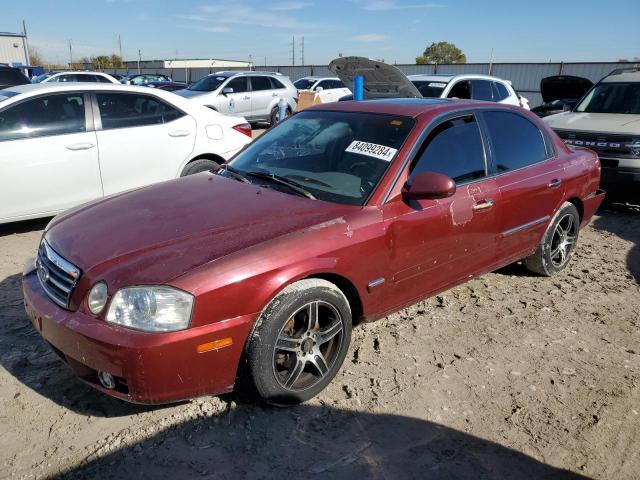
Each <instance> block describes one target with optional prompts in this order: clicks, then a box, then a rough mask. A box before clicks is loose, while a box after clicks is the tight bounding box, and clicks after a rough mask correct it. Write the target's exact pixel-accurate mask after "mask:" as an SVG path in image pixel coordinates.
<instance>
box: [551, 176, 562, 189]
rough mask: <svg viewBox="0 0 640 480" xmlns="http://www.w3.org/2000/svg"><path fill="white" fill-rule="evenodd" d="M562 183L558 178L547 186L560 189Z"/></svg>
mask: <svg viewBox="0 0 640 480" xmlns="http://www.w3.org/2000/svg"><path fill="white" fill-rule="evenodd" d="M561 183H562V180H560V179H559V178H556V179H553V180H551V182H549V184H548V185H547V186H548V187H549V188H558V187H559V186H560V184H561Z"/></svg>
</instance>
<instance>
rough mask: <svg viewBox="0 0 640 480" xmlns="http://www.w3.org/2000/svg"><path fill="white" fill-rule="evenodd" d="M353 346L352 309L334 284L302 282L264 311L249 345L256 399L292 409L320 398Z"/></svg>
mask: <svg viewBox="0 0 640 480" xmlns="http://www.w3.org/2000/svg"><path fill="white" fill-rule="evenodd" d="M350 341H351V309H350V307H349V302H348V301H347V299H346V297H345V296H344V294H343V293H342V291H340V289H339V288H338V287H336V286H335V285H334V284H332V283H330V282H328V281H326V280H321V279H306V280H301V281H299V282H296V283H294V284H292V285H289V286H288V287H287V288H285V289H284V290H283V291H282V292H281V293H280V294H278V295H277V296H276V297H275V298H274V299H273V300H272V301H271V302H270V303H269V305H268V306H267V308H265V310H264V311H263V313H262V315H261V316H260V318H259V319H258V320H257V324H256V327H255V328H254V331H253V333H252V335H251V338H250V339H249V342H248V348H247V350H248V351H247V360H248V369H249V373H250V376H251V379H252V380H253V384H254V386H255V389H256V391H257V393H258V395H259V396H260V397H261V398H262V400H264V401H265V402H267V403H270V404H273V405H294V404H297V403H301V402H304V401H306V400H309V399H310V398H312V397H314V396H316V395H317V394H318V393H320V392H321V391H322V390H323V389H324V388H325V387H326V386H327V385H328V384H329V383H330V382H331V380H333V378H334V377H335V375H336V374H337V373H338V371H339V370H340V367H341V366H342V362H343V361H344V358H345V356H346V354H347V350H348V349H349V342H350Z"/></svg>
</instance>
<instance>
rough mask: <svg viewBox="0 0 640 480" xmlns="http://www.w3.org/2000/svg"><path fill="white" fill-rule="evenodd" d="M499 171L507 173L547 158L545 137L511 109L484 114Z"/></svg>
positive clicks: (534, 126)
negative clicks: (510, 110) (509, 110)
mask: <svg viewBox="0 0 640 480" xmlns="http://www.w3.org/2000/svg"><path fill="white" fill-rule="evenodd" d="M483 115H484V118H485V121H486V123H487V127H488V128H489V134H490V135H491V143H492V145H493V157H494V160H495V164H496V168H497V169H498V172H508V171H510V170H516V169H518V168H522V167H526V166H529V165H533V164H535V163H538V162H542V161H543V160H545V159H546V158H547V153H546V149H545V144H544V137H543V135H542V132H541V131H540V129H539V128H538V127H537V126H536V125H534V124H533V123H532V122H531V121H529V120H527V119H526V118H524V117H523V116H521V115H518V114H517V113H512V112H485V113H484V114H483Z"/></svg>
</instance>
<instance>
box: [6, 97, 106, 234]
mask: <svg viewBox="0 0 640 480" xmlns="http://www.w3.org/2000/svg"><path fill="white" fill-rule="evenodd" d="M96 145H97V141H96V134H95V132H94V131H93V120H92V117H91V109H90V107H89V95H87V94H83V93H67V92H65V93H59V94H51V95H42V96H39V97H36V98H30V99H28V100H24V101H22V102H19V103H14V104H11V105H8V106H7V107H5V108H2V109H1V110H0V172H1V173H0V220H5V221H6V220H7V219H16V220H17V219H19V218H22V217H24V218H26V217H30V216H37V215H41V216H46V215H48V214H51V215H53V214H55V213H57V212H59V211H62V210H66V209H67V208H70V207H73V206H75V205H78V204H80V203H83V202H86V201H89V200H93V199H95V198H98V197H101V196H102V184H101V182H100V169H99V166H98V149H97V148H96Z"/></svg>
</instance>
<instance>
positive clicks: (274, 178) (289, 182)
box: [246, 170, 317, 200]
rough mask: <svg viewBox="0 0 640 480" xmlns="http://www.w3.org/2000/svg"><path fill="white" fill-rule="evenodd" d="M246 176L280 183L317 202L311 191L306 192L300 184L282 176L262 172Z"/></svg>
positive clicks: (254, 171) (256, 171) (258, 171)
mask: <svg viewBox="0 0 640 480" xmlns="http://www.w3.org/2000/svg"><path fill="white" fill-rule="evenodd" d="M246 174H247V175H249V176H252V177H256V178H263V179H265V180H271V181H272V182H274V183H279V184H280V185H284V186H286V187H289V189H290V190H292V191H294V192H296V193H297V194H298V195H302V196H303V197H307V198H310V199H311V200H317V199H316V197H315V196H314V195H313V194H312V193H311V192H310V191H309V190H306V189H305V188H303V187H302V186H301V185H300V184H299V183H298V182H294V181H293V180H290V179H288V178H287V177H283V176H280V175H276V174H275V173H270V172H266V171H260V170H253V171H251V172H247V173H246Z"/></svg>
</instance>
